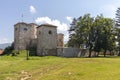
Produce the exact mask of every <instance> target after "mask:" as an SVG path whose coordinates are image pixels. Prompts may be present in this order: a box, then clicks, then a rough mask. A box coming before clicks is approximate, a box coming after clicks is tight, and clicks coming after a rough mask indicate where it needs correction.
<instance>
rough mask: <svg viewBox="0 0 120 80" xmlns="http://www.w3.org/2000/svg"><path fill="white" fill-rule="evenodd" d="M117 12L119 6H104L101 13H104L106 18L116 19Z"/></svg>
mask: <svg viewBox="0 0 120 80" xmlns="http://www.w3.org/2000/svg"><path fill="white" fill-rule="evenodd" d="M116 10H117V6H115V5H112V4H108V5H103V6H101V7H100V13H103V14H104V16H106V17H109V18H115V12H116Z"/></svg>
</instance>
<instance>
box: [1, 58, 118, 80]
mask: <svg viewBox="0 0 120 80" xmlns="http://www.w3.org/2000/svg"><path fill="white" fill-rule="evenodd" d="M27 76H29V77H28V79H26V80H120V58H119V57H109V58H61V57H53V56H47V57H30V60H28V61H27V60H26V58H25V57H24V56H22V57H20V56H16V57H11V56H0V80H22V78H26V77H27Z"/></svg>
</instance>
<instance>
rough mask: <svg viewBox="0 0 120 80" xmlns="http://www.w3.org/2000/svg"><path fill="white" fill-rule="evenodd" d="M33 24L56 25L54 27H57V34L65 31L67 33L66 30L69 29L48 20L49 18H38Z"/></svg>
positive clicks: (64, 25)
mask: <svg viewBox="0 0 120 80" xmlns="http://www.w3.org/2000/svg"><path fill="white" fill-rule="evenodd" d="M35 22H36V23H37V24H43V23H48V24H53V25H56V26H58V27H57V29H58V31H59V32H64V31H65V32H66V31H68V28H69V26H68V24H66V23H62V22H60V21H59V20H57V19H50V18H49V17H38V18H37V19H36V20H35Z"/></svg>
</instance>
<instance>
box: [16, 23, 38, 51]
mask: <svg viewBox="0 0 120 80" xmlns="http://www.w3.org/2000/svg"><path fill="white" fill-rule="evenodd" d="M36 26H37V25H36V24H33V23H31V24H27V23H23V22H21V23H17V24H15V25H14V49H15V50H25V49H27V48H28V47H29V45H30V42H31V40H32V39H36V38H37V36H36Z"/></svg>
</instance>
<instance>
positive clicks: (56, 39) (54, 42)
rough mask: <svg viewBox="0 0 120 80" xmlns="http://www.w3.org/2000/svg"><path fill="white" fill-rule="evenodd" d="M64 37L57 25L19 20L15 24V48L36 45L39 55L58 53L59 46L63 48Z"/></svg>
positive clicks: (23, 48)
mask: <svg viewBox="0 0 120 80" xmlns="http://www.w3.org/2000/svg"><path fill="white" fill-rule="evenodd" d="M63 37H64V35H63V34H57V26H55V25H51V24H42V25H37V24H35V23H29V24H28V23H24V22H19V23H17V24H15V25H14V49H15V50H27V49H29V48H30V47H35V48H36V52H37V55H38V56H44V55H57V48H63V45H64V41H63Z"/></svg>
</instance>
